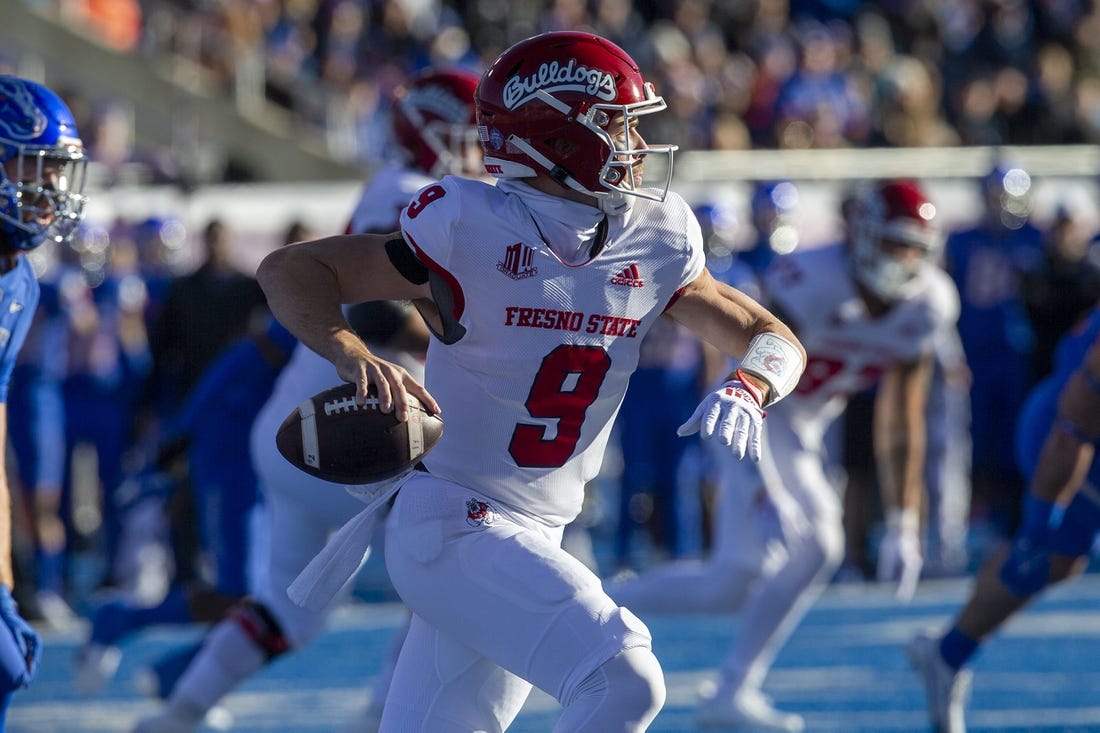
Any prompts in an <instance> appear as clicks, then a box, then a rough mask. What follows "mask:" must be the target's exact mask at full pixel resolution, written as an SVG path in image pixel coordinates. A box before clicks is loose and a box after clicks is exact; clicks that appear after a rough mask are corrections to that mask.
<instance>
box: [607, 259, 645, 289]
mask: <svg viewBox="0 0 1100 733" xmlns="http://www.w3.org/2000/svg"><path fill="white" fill-rule="evenodd" d="M611 284H612V285H626V286H627V287H628V288H640V287H643V286H645V280H643V279H642V276H641V275H639V274H638V265H637V264H636V263H635V264H633V265H631V266H630V267H627V268H626V269H624V270H623V271H622V272H620V273H619V274H618V275H616V276H615V277H613V278H611Z"/></svg>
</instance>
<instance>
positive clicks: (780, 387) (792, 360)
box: [741, 333, 804, 407]
mask: <svg viewBox="0 0 1100 733" xmlns="http://www.w3.org/2000/svg"><path fill="white" fill-rule="evenodd" d="M803 368H804V365H803V363H802V352H801V351H799V350H798V347H796V346H795V345H794V344H792V343H791V342H790V341H788V340H787V339H785V338H783V337H782V336H780V335H779V334H775V333H761V334H758V335H756V336H754V337H753V339H752V341H750V342H749V348H748V350H747V351H746V352H745V355H744V356H743V357H741V369H742V371H745V372H748V373H749V374H751V375H753V376H754V377H760V378H761V379H763V380H764V381H765V382H767V383H768V386H769V387H771V390H769V394H768V401H767V402H766V403H765V405H764V406H765V407H767V406H768V405H771V404H774V403H776V402H778V401H779V400H781V399H783V398H784V397H786V396H787V395H789V394H790V393H791V392H792V391H793V390H794V388H795V385H797V384H798V380H799V378H800V377H801V376H802V369H803Z"/></svg>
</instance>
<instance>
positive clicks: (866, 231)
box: [609, 180, 958, 731]
mask: <svg viewBox="0 0 1100 733" xmlns="http://www.w3.org/2000/svg"><path fill="white" fill-rule="evenodd" d="M855 206H856V207H857V210H856V211H854V212H853V214H852V216H851V217H850V221H851V222H853V227H852V228H851V230H850V231H849V236H848V241H847V243H838V244H835V245H832V246H824V247H818V248H812V249H807V250H798V251H797V252H795V253H792V254H790V255H787V256H786V257H783V258H780V259H777V260H776V263H775V265H774V266H773V267H770V268H769V269H768V270H767V271H766V273H765V274H764V285H763V292H764V293H766V294H767V298H768V300H767V301H766V302H768V304H769V305H770V306H771V307H772V308H773V309H774V310H775V312H776V313H781V314H783V317H784V320H785V321H786V322H787V323H788V324H790V326H791V327H792V328H793V329H794V330H795V332H796V333H798V334H799V338H801V339H802V343H803V344H804V345H805V347H806V352H807V354H808V361H807V365H806V371H805V373H804V374H803V375H802V378H801V380H800V381H799V383H798V386H797V388H796V389H795V390H794V393H793V394H792V395H791V396H790V397H789V398H788V399H786V400H784V401H783V402H782V403H781V404H780V405H777V406H776V407H774V408H771V409H769V410H768V432H767V440H766V447H767V449H768V450H766V451H765V452H764V458H763V460H762V461H761V462H760V465H759V467H760V477H759V479H757V480H756V482H755V483H754V482H753V478H754V476H746V475H745V471H744V470H742V469H740V468H739V465H738V464H737V463H736V462H733V461H730V460H729V459H728V457H723V458H721V459H720V460H722V463H720V464H719V466H720V468H719V474H720V475H721V486H720V489H719V492H720V493H719V506H718V509H717V511H716V512H715V528H714V532H713V533H712V536H714V537H715V538H716V539H715V543H714V548H713V549H712V551H711V553H710V555H709V557H708V558H707V559H705V560H704V561H701V562H690V563H686V562H685V563H670V564H666V565H663V566H658V567H657V568H655V569H653V570H651V571H649V572H647V573H644V574H642V575H640V576H638V577H636V578H632V579H625V580H623V581H622V582H619V583H615V584H613V585H611V586H610V587H609V592H610V593H611V595H612V597H613V598H615V599H616V600H618V601H619V602H621V603H624V604H625V605H627V606H630V607H631V608H636V609H638V610H639V611H660V612H707V613H713V612H727V613H729V612H733V611H740V618H741V625H740V633H739V635H738V637H737V638H736V639H735V640H734V642H733V645H732V647H731V648H730V650H729V653H728V655H727V657H726V660H725V662H724V663H723V665H722V670H721V675H720V679H719V681H718V684H717V686H716V689H715V692H714V693H713V694H712V695H710V696H709V697H708V698H707V699H705V700H704V701H703V702H702V704H701V705H700V707H699V710H698V723H699V724H700V725H701V726H704V727H734V726H739V725H744V726H750V727H755V728H763V729H769V730H783V731H798V730H802V728H803V726H804V723H803V720H802V718H801V717H800V716H798V715H794V714H789V713H783V712H780V711H777V710H776V709H775V708H774V707H772V705H771V703H770V701H769V700H768V699H767V698H766V697H765V696H764V695H763V694H762V692H761V685H762V683H763V681H764V678H765V676H766V674H767V672H768V670H769V669H770V667H771V664H772V662H773V660H774V658H775V655H776V653H777V652H778V650H779V647H780V645H781V644H782V643H783V642H784V641H785V640H786V638H787V636H788V635H789V634H790V632H791V631H792V629H793V628H794V626H795V625H796V624H797V623H798V621H799V619H800V618H801V617H802V615H803V614H804V613H805V611H806V609H807V607H808V606H809V604H810V603H811V602H812V601H813V599H814V598H815V597H816V595H817V594H818V593H819V591H820V590H821V589H822V588H823V587H824V584H825V583H826V581H828V580H829V579H830V578H831V577H832V575H833V572H834V571H835V570H836V569H837V566H838V564H839V563H840V561H841V559H842V557H843V554H844V536H843V535H844V533H843V528H842V525H841V519H842V517H841V505H840V502H839V498H838V496H837V491H836V489H835V488H834V487H833V485H832V484H831V483H830V481H829V478H828V475H827V474H826V465H825V458H826V456H825V452H824V445H823V438H824V435H825V433H826V430H827V429H828V427H829V425H830V424H831V423H832V421H833V420H834V419H835V418H836V417H837V416H838V415H839V414H840V413H841V411H842V410H843V409H844V406H845V404H846V401H847V399H848V397H849V396H850V395H852V394H855V393H857V392H859V391H860V390H863V389H866V388H868V387H869V386H871V385H872V384H874V382H875V381H876V380H877V381H878V391H877V394H876V404H875V420H876V422H875V426H874V431H873V433H874V435H873V438H874V453H875V458H876V463H877V466H878V469H879V480H880V484H881V488H882V491H883V503H884V510H885V512H886V517H887V530H886V535H885V537H884V539H883V543H882V547H881V548H880V557H879V561H880V570H881V572H882V574H883V576H884V577H887V578H890V579H894V580H897V581H898V582H899V593H900V594H901V595H903V596H906V595H908V594H910V593H912V590H913V587H914V586H915V584H916V582H917V578H918V576H919V573H920V567H921V550H920V542H919V538H918V529H919V526H920V506H921V504H920V502H921V495H922V493H923V489H924V486H923V482H922V479H921V475H922V473H921V472H922V470H923V466H924V440H925V428H924V406H925V403H926V401H927V398H928V395H927V392H928V381H929V375H930V372H931V365H932V348H933V344H934V341H935V338H936V336H937V334H938V333H939V332H940V331H941V330H942V329H945V328H949V327H950V326H951V325H952V324H954V321H955V317H956V315H957V313H958V295H957V294H956V292H955V289H954V286H953V285H952V284H951V281H950V279H949V278H948V277H947V276H946V275H945V274H944V273H943V272H942V270H940V269H939V268H938V267H937V266H936V264H935V263H936V257H937V255H938V252H939V247H940V236H939V233H938V232H937V230H936V228H935V227H934V225H933V221H934V218H933V217H934V214H935V209H934V207H933V205H932V203H931V202H930V201H929V200H928V197H927V196H926V195H925V193H924V191H923V190H922V189H921V188H920V187H919V186H918V185H917V184H916V183H914V182H912V181H900V180H891V181H884V182H880V183H877V184H874V185H869V186H867V187H866V189H865V190H863V191H862V192H861V193H860V194H859V196H858V197H857V199H856V200H855ZM761 482H762V484H763V485H762V486H760V488H759V489H758V490H756V491H753V490H752V487H753V486H754V485H759V484H760V483H761Z"/></svg>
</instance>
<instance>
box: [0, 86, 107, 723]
mask: <svg viewBox="0 0 1100 733" xmlns="http://www.w3.org/2000/svg"><path fill="white" fill-rule="evenodd" d="M0 164H2V167H0V329H2V331H3V333H5V334H6V338H4V339H3V343H2V345H0V446H4V445H6V443H7V404H6V403H7V392H8V382H9V380H10V378H11V373H12V369H13V368H14V366H15V358H16V356H17V355H18V353H19V349H20V348H21V347H22V346H23V342H24V340H25V339H26V337H27V329H28V328H30V323H31V319H32V318H33V317H34V311H35V308H36V307H37V306H38V295H39V285H38V280H37V279H36V278H35V275H34V270H33V269H32V268H31V265H30V262H29V261H28V260H27V258H26V257H25V256H24V255H25V254H26V252H28V251H29V250H32V249H34V248H35V247H37V246H39V245H40V244H42V243H43V242H45V241H46V240H47V239H50V240H52V241H54V242H57V243H60V242H64V241H66V240H67V239H68V238H69V237H71V236H72V234H73V233H74V232H75V231H76V227H77V225H78V224H79V222H80V220H81V217H82V216H83V210H84V196H83V194H82V191H83V188H84V171H85V168H86V166H87V160H86V158H85V156H84V146H83V143H82V142H81V140H80V135H79V133H78V132H77V129H76V122H75V120H74V119H73V115H72V112H70V111H69V108H68V107H67V106H66V105H65V103H64V102H63V101H62V100H61V98H60V97H59V96H57V94H55V93H54V92H53V91H51V90H49V89H47V88H46V87H44V86H42V85H41V84H38V83H36V82H33V81H30V80H27V79H22V78H19V77H15V76H0ZM13 585H14V577H13V575H12V564H11V501H10V492H9V488H8V481H7V477H6V475H5V474H4V473H3V472H2V471H0V622H2V623H3V627H4V629H6V631H7V633H3V632H0V730H3V728H4V718H5V717H6V715H7V709H8V705H9V704H10V703H11V698H12V694H13V693H14V691H15V690H17V689H18V688H20V687H25V686H27V685H29V684H30V682H31V680H32V679H33V678H34V675H35V673H36V672H37V670H38V661H39V658H40V655H41V642H40V640H39V638H38V634H36V633H35V631H34V629H32V628H31V627H30V626H29V625H28V624H27V622H26V621H24V620H23V618H22V617H21V616H20V615H19V611H18V609H16V607H15V603H14V601H13V600H12V597H11V589H12V586H13Z"/></svg>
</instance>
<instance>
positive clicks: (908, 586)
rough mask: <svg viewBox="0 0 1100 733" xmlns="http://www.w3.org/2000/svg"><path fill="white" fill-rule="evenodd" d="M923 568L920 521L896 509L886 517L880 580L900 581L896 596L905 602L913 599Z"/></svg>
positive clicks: (879, 562)
mask: <svg viewBox="0 0 1100 733" xmlns="http://www.w3.org/2000/svg"><path fill="white" fill-rule="evenodd" d="M922 567H924V556H923V554H922V553H921V546H920V520H919V519H917V518H916V517H912V516H910V515H908V514H907V513H905V512H899V511H894V512H891V513H890V516H889V517H887V519H886V533H885V534H884V535H883V537H882V543H881V544H880V545H879V548H878V579H879V581H880V582H887V581H897V584H898V587H897V590H896V591H895V593H894V596H895V597H896V598H897V599H898V600H899V601H903V602H905V603H908V602H909V601H910V600H912V598H913V594H914V593H916V591H917V582H918V581H919V580H920V571H921V568H922Z"/></svg>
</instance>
